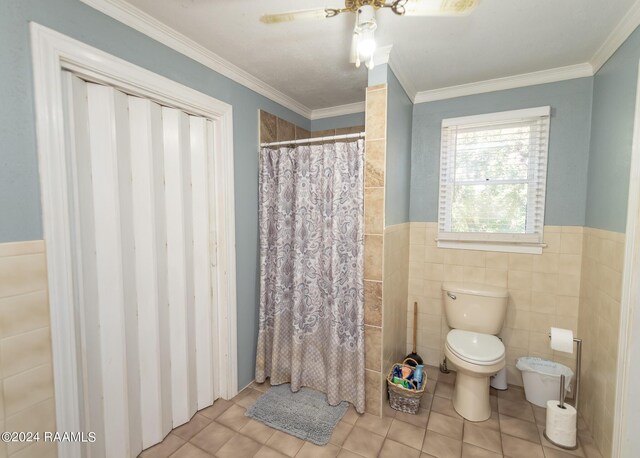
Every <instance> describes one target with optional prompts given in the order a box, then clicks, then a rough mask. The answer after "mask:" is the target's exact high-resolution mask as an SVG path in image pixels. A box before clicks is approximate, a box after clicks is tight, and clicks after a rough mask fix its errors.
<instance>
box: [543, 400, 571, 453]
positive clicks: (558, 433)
mask: <svg viewBox="0 0 640 458" xmlns="http://www.w3.org/2000/svg"><path fill="white" fill-rule="evenodd" d="M558 404H560V403H559V402H558V401H547V424H546V426H545V434H546V435H547V438H549V439H550V440H551V441H553V442H554V443H556V444H558V445H562V446H564V447H575V446H576V424H577V423H576V421H577V419H578V413H577V412H576V409H575V408H573V407H572V406H570V405H569V404H565V405H564V407H565V408H564V409H561V408H560V406H559V405H558Z"/></svg>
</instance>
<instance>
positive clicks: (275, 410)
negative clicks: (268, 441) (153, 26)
mask: <svg viewBox="0 0 640 458" xmlns="http://www.w3.org/2000/svg"><path fill="white" fill-rule="evenodd" d="M348 407H349V403H347V402H344V401H343V402H341V403H340V404H338V405H337V406H335V407H333V406H330V405H329V404H328V403H327V396H326V395H325V394H324V393H321V392H319V391H316V390H312V389H311V388H301V389H300V391H298V392H297V393H292V392H291V386H290V385H289V384H288V383H287V384H284V385H278V386H272V387H271V388H269V389H268V390H267V392H266V393H265V394H263V395H262V396H260V397H259V398H258V400H257V401H256V402H254V403H253V405H252V406H251V407H249V408H248V409H247V412H246V413H245V415H246V416H247V417H251V418H253V419H254V420H258V421H261V422H262V423H264V424H266V425H267V426H271V427H272V428H275V429H279V430H280V431H283V432H285V433H287V434H291V435H292V436H296V437H299V438H300V439H303V440H305V441H309V442H313V443H314V444H316V445H326V444H327V443H328V442H329V439H331V435H332V434H333V430H334V428H335V427H336V425H337V424H338V422H339V421H340V419H341V418H342V416H343V415H344V414H345V412H346V411H347V408H348Z"/></svg>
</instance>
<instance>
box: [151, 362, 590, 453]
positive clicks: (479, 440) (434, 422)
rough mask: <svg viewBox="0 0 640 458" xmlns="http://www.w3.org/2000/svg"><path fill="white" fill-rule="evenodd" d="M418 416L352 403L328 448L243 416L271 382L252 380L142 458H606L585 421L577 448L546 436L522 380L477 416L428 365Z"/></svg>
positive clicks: (449, 378)
mask: <svg viewBox="0 0 640 458" xmlns="http://www.w3.org/2000/svg"><path fill="white" fill-rule="evenodd" d="M427 374H428V377H429V379H430V383H429V384H428V385H427V391H428V392H427V393H425V395H424V397H423V399H422V403H421V407H422V408H421V410H420V412H419V414H418V415H409V414H404V413H401V412H396V411H395V410H393V409H391V408H390V407H389V406H388V405H387V406H386V408H385V414H384V416H383V417H382V418H379V417H375V416H373V415H369V414H364V415H358V414H357V413H356V411H355V410H354V409H353V407H351V408H349V410H348V411H347V413H346V414H345V416H344V417H343V418H342V421H340V423H339V424H338V426H337V427H336V429H335V431H334V433H333V436H332V437H331V441H330V443H329V444H327V445H325V446H324V447H318V446H317V445H314V444H312V443H310V442H305V441H302V440H300V439H298V438H296V437H293V436H290V435H288V434H285V433H282V432H280V431H277V430H275V429H272V428H270V427H268V426H266V425H264V424H262V423H260V422H257V421H254V420H252V419H250V418H248V417H245V416H244V412H245V410H246V408H247V407H248V406H250V405H251V404H252V403H253V402H254V401H255V400H256V399H257V398H258V396H260V394H261V392H262V391H265V390H266V389H267V386H265V385H257V384H252V385H251V386H250V387H249V388H247V389H245V390H244V391H242V392H241V393H240V394H238V396H236V397H235V398H234V399H232V400H231V401H225V400H218V401H216V402H215V404H214V405H213V406H211V407H208V408H206V409H203V410H201V411H199V412H198V413H197V414H196V415H194V417H193V418H192V419H191V421H190V422H189V423H187V424H185V425H182V426H180V427H178V428H176V429H174V430H173V431H171V433H170V434H169V435H168V436H167V437H166V438H165V440H164V441H163V442H162V443H160V444H158V445H156V446H155V447H152V448H150V449H148V450H145V451H144V452H143V453H142V454H141V455H140V456H141V457H143V458H152V457H153V458H167V457H171V458H210V457H217V458H227V457H229V458H232V457H233V458H244V457H247V458H250V457H255V458H278V457H296V458H309V457H314V458H315V457H318V458H325V457H327V458H333V457H339V458H362V457H365V458H367V457H381V458H387V457H395V458H429V457H437V458H450V457H461V458H498V457H510V458H563V457H564V458H574V457H581V458H602V457H601V455H600V453H599V452H598V450H597V448H596V447H595V445H594V444H593V442H592V440H591V436H590V434H589V431H588V430H587V429H586V428H585V427H584V424H583V423H582V421H579V424H578V436H579V445H580V446H579V448H578V449H577V450H573V451H566V450H561V449H559V448H557V447H554V446H553V445H552V444H550V443H549V442H548V441H547V440H546V439H545V438H544V437H543V435H542V432H543V430H544V422H545V410H544V409H542V408H539V407H536V406H533V405H532V404H530V403H528V402H527V401H526V400H525V399H524V393H523V391H522V390H521V389H518V388H517V387H510V388H509V389H508V390H507V391H504V392H495V391H494V392H492V396H491V405H492V410H493V412H492V415H491V418H490V419H489V420H487V421H484V422H480V423H472V422H469V421H466V420H464V419H463V418H462V417H460V416H459V415H458V414H457V413H456V411H455V410H454V408H453V405H452V403H451V394H452V392H453V383H454V381H455V373H451V374H441V373H439V372H438V370H437V369H436V368H428V372H427Z"/></svg>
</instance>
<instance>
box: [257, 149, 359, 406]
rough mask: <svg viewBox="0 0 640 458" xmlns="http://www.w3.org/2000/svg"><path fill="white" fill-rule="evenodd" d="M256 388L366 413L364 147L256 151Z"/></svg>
mask: <svg viewBox="0 0 640 458" xmlns="http://www.w3.org/2000/svg"><path fill="white" fill-rule="evenodd" d="M260 162H261V164H260V321H259V332H258V347H257V358H256V380H257V381H258V382H263V381H264V380H265V379H266V378H270V381H271V384H272V385H278V384H281V383H287V382H291V389H292V390H293V391H297V390H299V389H300V387H302V386H307V387H310V388H314V389H316V390H319V391H322V392H324V393H326V394H327V398H328V401H329V404H331V405H336V404H338V403H339V402H341V401H348V402H350V403H352V404H353V405H354V406H355V407H356V409H357V410H358V412H363V411H364V378H365V375H364V291H363V289H364V286H363V285H364V283H363V258H364V254H363V252H364V184H363V181H364V141H363V140H357V141H348V142H338V143H326V144H321V145H302V146H297V147H295V148H294V147H282V148H276V149H271V148H263V149H262V151H261V152H260Z"/></svg>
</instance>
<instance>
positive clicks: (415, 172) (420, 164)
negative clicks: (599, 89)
mask: <svg viewBox="0 0 640 458" xmlns="http://www.w3.org/2000/svg"><path fill="white" fill-rule="evenodd" d="M592 91H593V78H579V79H574V80H568V81H561V82H558V83H549V84H542V85H538V86H529V87H524V88H518V89H510V90H504V91H497V92H490V93H486V94H478V95H471V96H466V97H458V98H454V99H448V100H440V101H435V102H427V103H420V104H417V105H414V109H413V142H412V163H411V221H429V222H434V221H437V219H438V216H437V207H438V181H439V173H440V170H439V167H440V128H441V122H442V120H443V119H446V118H452V117H458V116H467V115H476V114H481V113H491V112H498V111H506V110H516V109H522V108H531V107H537V106H546V105H550V106H551V127H550V139H549V165H548V172H547V202H546V211H545V224H548V225H557V226H562V225H566V226H583V225H584V223H585V203H586V193H587V172H588V161H589V136H590V129H591V102H592Z"/></svg>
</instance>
